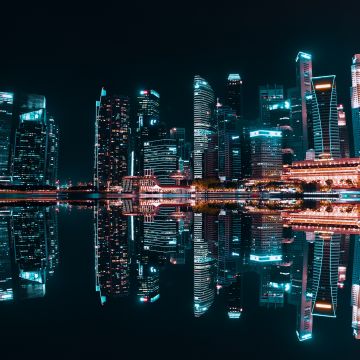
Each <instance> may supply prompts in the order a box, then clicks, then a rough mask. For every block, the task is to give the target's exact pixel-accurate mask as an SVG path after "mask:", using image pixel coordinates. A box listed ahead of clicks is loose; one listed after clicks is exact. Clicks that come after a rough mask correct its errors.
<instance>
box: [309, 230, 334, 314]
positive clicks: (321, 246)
mask: <svg viewBox="0 0 360 360" xmlns="http://www.w3.org/2000/svg"><path fill="white" fill-rule="evenodd" d="M339 259H340V234H334V233H330V232H319V233H315V247H314V274H313V299H312V307H313V308H312V313H313V315H317V316H328V317H336V307H337V292H338V287H337V281H338V266H339Z"/></svg>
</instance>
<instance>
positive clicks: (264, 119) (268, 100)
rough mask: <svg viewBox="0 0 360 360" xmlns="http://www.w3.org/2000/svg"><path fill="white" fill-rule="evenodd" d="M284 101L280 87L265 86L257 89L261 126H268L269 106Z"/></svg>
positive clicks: (282, 89)
mask: <svg viewBox="0 0 360 360" xmlns="http://www.w3.org/2000/svg"><path fill="white" fill-rule="evenodd" d="M283 99H284V88H283V86H282V85H276V84H275V85H265V86H260V87H259V108H260V122H261V126H266V127H269V126H270V114H269V111H270V106H272V105H273V104H275V103H278V102H279V101H280V100H283Z"/></svg>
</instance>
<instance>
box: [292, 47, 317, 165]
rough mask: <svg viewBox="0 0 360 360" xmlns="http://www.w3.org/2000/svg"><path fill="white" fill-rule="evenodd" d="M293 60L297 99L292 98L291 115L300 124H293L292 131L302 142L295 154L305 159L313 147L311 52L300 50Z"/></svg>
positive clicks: (299, 158)
mask: <svg viewBox="0 0 360 360" xmlns="http://www.w3.org/2000/svg"><path fill="white" fill-rule="evenodd" d="M295 62H296V88H297V94H296V97H297V99H295V98H294V100H293V105H294V108H293V110H294V112H293V114H292V116H293V117H294V119H293V122H294V123H297V124H299V125H300V124H301V126H299V127H297V126H294V131H295V136H296V138H298V139H300V141H299V144H300V145H301V144H302V149H301V154H299V155H298V156H297V160H303V159H305V153H306V150H308V149H311V148H313V130H312V118H311V112H312V107H311V96H312V92H311V78H312V56H311V54H308V53H305V52H302V51H300V52H299V53H298V54H297V56H296V59H295ZM297 105H299V106H297ZM298 110H299V111H298ZM300 131H301V132H300ZM299 150H300V148H299Z"/></svg>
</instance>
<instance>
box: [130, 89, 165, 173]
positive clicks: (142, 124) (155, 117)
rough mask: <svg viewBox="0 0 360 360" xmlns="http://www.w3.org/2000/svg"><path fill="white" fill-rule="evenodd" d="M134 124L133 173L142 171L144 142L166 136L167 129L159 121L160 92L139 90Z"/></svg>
mask: <svg viewBox="0 0 360 360" xmlns="http://www.w3.org/2000/svg"><path fill="white" fill-rule="evenodd" d="M136 101H137V106H136V124H135V129H134V136H133V140H134V141H135V143H134V144H133V146H132V151H133V152H134V153H133V154H134V175H143V173H144V143H145V142H148V141H154V140H159V139H163V138H166V135H167V131H166V128H165V126H164V125H163V124H162V123H161V122H160V94H159V93H158V92H157V91H155V90H150V89H149V90H141V91H140V92H139V94H138V96H137V99H136Z"/></svg>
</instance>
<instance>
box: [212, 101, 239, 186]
mask: <svg viewBox="0 0 360 360" xmlns="http://www.w3.org/2000/svg"><path fill="white" fill-rule="evenodd" d="M216 118H217V129H218V169H219V171H218V173H219V178H220V179H221V180H222V181H226V180H230V181H231V180H237V179H240V178H241V130H240V126H238V123H239V121H240V119H239V117H238V116H237V115H236V112H235V111H234V110H233V109H232V108H230V107H229V106H222V105H221V104H218V106H217V108H216Z"/></svg>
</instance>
